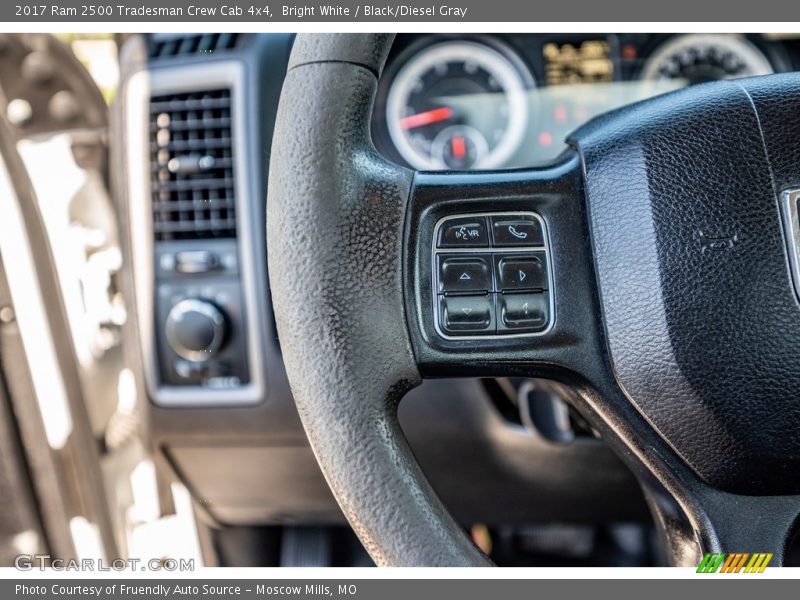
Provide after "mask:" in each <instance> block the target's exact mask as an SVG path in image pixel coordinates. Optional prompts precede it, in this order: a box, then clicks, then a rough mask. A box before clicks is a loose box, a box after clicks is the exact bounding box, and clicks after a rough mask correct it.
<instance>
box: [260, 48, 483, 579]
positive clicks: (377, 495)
mask: <svg viewBox="0 0 800 600" xmlns="http://www.w3.org/2000/svg"><path fill="white" fill-rule="evenodd" d="M391 42H392V36H391V35H386V34H307V35H303V34H300V35H298V36H297V39H296V41H295V45H294V49H293V51H292V56H291V59H290V62H289V65H290V66H289V71H288V73H287V76H286V79H285V81H284V84H283V91H282V95H281V100H280V105H279V109H278V116H277V121H276V125H275V133H274V137H273V145H272V153H271V154H272V155H271V160H270V173H269V193H268V200H267V250H268V264H269V277H270V288H271V293H272V301H273V306H274V310H275V317H276V321H277V325H278V335H279V337H280V341H281V349H282V353H283V358H284V362H285V365H286V370H287V374H288V377H289V382H290V384H291V388H292V393H293V395H294V398H295V402H296V404H297V408H298V411H299V413H300V417H301V419H302V421H303V425H304V427H305V430H306V434H307V435H308V439H309V442H310V444H311V447H312V449H313V451H314V453H315V455H316V458H317V461H318V462H319V465H320V467H321V469H322V472H323V474H324V475H325V478H326V479H327V481H328V484H329V486H330V488H331V490H332V492H333V494H334V496H335V497H336V500H337V501H338V503H339V505H340V506H341V508H342V511H343V512H344V514H345V516H346V517H347V519H348V520H349V521H350V524H351V525H352V527H353V529H354V531H355V532H356V534H357V535H358V537H359V538H360V540H361V542H362V543H363V544H364V546H365V548H366V549H367V551H368V552H369V553H370V555H371V556H372V558H373V559H374V560H375V562H376V563H377V564H379V565H383V566H488V565H490V564H491V563H490V561H489V560H488V559H487V558H486V557H485V556H484V555H483V554H482V553H481V552H480V551H479V550H478V549H477V548H476V547H475V546H474V545H473V544H472V542H471V541H470V540H469V538H468V537H467V536H466V535H465V533H464V532H463V530H462V529H461V528H460V527H459V525H458V524H457V523H456V522H455V521H454V520H453V518H452V517H451V516H450V515H449V513H448V512H447V510H446V509H445V507H444V506H443V505H442V503H441V501H440V500H439V499H438V497H437V496H436V494H435V492H434V491H433V489H432V488H431V486H430V484H429V483H428V482H427V479H426V478H425V476H424V474H423V473H422V470H421V469H420V467H419V465H418V463H417V462H416V460H415V458H414V456H413V454H412V452H411V449H410V448H409V446H408V444H407V442H406V440H405V438H404V436H403V434H402V432H401V430H400V427H399V424H398V421H397V405H398V403H399V401H400V399H401V398H402V396H403V395H404V394H405V393H406V392H407V391H408V390H409V389H411V388H412V387H414V386H416V385H418V384H419V382H420V375H419V372H418V370H417V367H416V364H415V360H414V355H413V352H412V349H411V342H410V340H409V334H408V330H407V327H406V315H405V308H404V300H403V298H404V292H403V276H402V258H403V224H404V220H405V214H406V204H407V202H408V196H409V191H410V187H411V180H412V172H411V171H409V170H407V169H403V168H401V167H398V166H396V165H392V164H390V163H388V162H387V161H385V160H384V159H383V158H382V157H380V156H379V155H378V154H377V153H376V152H375V150H374V147H373V146H372V143H371V140H370V134H369V123H370V118H371V113H372V107H373V102H374V98H375V92H376V89H377V81H378V79H377V78H378V76H379V74H380V72H381V69H382V67H383V64H384V62H385V60H386V56H387V54H388V51H389V47H390V46H391Z"/></svg>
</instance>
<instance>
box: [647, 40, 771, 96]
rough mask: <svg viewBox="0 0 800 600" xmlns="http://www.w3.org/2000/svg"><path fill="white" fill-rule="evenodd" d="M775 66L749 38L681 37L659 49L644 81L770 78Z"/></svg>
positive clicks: (651, 60) (652, 58)
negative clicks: (762, 76)
mask: <svg viewBox="0 0 800 600" xmlns="http://www.w3.org/2000/svg"><path fill="white" fill-rule="evenodd" d="M772 71H773V69H772V65H771V64H770V62H769V60H768V59H767V57H766V56H764V54H763V53H762V52H761V50H759V49H758V48H757V47H756V46H755V45H754V44H752V43H751V42H749V41H748V40H747V39H745V38H743V37H739V36H735V35H726V34H689V35H680V36H677V37H674V38H672V39H671V40H669V41H667V42H666V43H664V44H663V45H662V46H660V47H659V48H658V49H657V50H656V51H655V52H654V53H653V55H652V56H651V57H650V58H649V60H648V61H647V63H646V64H645V66H644V69H643V70H642V79H683V80H685V81H686V83H687V84H689V85H691V84H695V83H704V82H706V81H716V80H719V79H733V78H734V77H749V76H751V75H768V74H770V73H772Z"/></svg>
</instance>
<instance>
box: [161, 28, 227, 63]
mask: <svg viewBox="0 0 800 600" xmlns="http://www.w3.org/2000/svg"><path fill="white" fill-rule="evenodd" d="M238 40H239V34H238V33H192V34H181V35H169V34H161V35H159V34H154V35H153V36H152V38H151V40H150V58H151V59H159V58H170V57H173V56H188V55H191V54H208V53H212V52H218V51H220V50H230V49H232V48H235V47H236V43H237V41H238Z"/></svg>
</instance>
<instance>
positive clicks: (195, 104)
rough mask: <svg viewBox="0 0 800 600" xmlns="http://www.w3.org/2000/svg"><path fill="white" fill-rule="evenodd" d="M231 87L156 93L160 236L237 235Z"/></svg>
mask: <svg viewBox="0 0 800 600" xmlns="http://www.w3.org/2000/svg"><path fill="white" fill-rule="evenodd" d="M233 167H234V157H233V130H232V119H231V92H230V90H229V89H226V88H225V89H214V90H207V91H201V92H191V93H180V94H169V95H158V96H153V97H152V98H151V99H150V173H151V203H152V210H153V232H154V235H155V239H156V240H157V241H162V240H183V239H216V238H231V237H235V236H236V202H235V199H236V189H235V177H234V172H233Z"/></svg>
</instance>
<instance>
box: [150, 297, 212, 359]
mask: <svg viewBox="0 0 800 600" xmlns="http://www.w3.org/2000/svg"><path fill="white" fill-rule="evenodd" d="M165 329H166V331H165V333H166V336H167V342H168V343H169V345H170V347H171V348H172V349H173V350H174V351H175V353H176V354H177V355H178V356H180V357H181V358H185V359H186V360H190V361H193V362H203V361H206V360H208V359H209V358H211V357H212V356H214V354H216V353H217V351H218V350H219V349H220V347H221V346H222V343H223V342H224V341H225V333H226V330H227V322H226V319H225V315H224V314H223V313H222V311H221V310H220V309H219V308H217V307H216V306H214V304H212V303H211V302H208V301H206V300H197V299H191V298H190V299H186V300H181V301H180V302H178V303H177V304H175V305H174V306H173V307H172V309H170V311H169V314H168V315H167V321H166V327H165Z"/></svg>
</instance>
